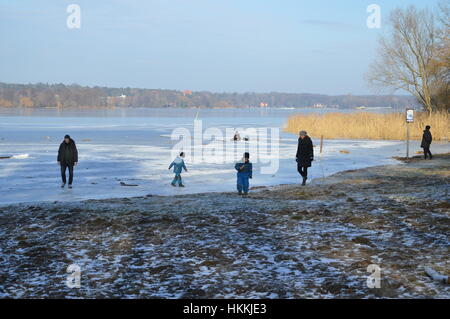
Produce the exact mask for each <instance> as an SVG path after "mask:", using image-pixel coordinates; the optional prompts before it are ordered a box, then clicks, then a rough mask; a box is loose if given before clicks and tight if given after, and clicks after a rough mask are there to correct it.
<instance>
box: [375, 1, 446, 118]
mask: <svg viewBox="0 0 450 319" xmlns="http://www.w3.org/2000/svg"><path fill="white" fill-rule="evenodd" d="M389 27H390V29H389V31H390V32H389V34H388V35H387V36H384V37H381V38H380V40H379V45H380V53H379V56H378V57H377V59H376V60H375V62H374V63H373V64H372V65H371V66H370V69H369V72H368V73H367V75H366V76H367V78H368V80H369V83H371V84H372V85H373V86H377V87H389V88H393V89H396V90H397V89H403V90H406V91H408V92H410V93H412V94H413V95H414V96H416V97H417V99H418V100H419V102H420V103H421V104H423V106H424V107H425V108H426V110H428V111H429V112H431V111H432V110H433V108H434V106H433V104H432V92H431V89H430V84H431V81H432V74H431V67H432V61H433V59H434V57H435V54H436V46H435V41H436V37H437V33H438V30H437V28H436V25H435V18H434V16H433V14H432V13H431V11H429V10H428V9H422V10H417V9H416V8H415V7H414V6H410V7H408V8H406V9H399V8H397V9H394V10H393V11H392V13H391V15H390V17H389Z"/></svg>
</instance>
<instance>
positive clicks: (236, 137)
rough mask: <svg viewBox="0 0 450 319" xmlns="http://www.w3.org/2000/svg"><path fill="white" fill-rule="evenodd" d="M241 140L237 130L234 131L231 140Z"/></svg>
mask: <svg viewBox="0 0 450 319" xmlns="http://www.w3.org/2000/svg"><path fill="white" fill-rule="evenodd" d="M240 140H241V135H240V134H239V132H238V131H236V132H234V136H233V141H235V142H237V141H240Z"/></svg>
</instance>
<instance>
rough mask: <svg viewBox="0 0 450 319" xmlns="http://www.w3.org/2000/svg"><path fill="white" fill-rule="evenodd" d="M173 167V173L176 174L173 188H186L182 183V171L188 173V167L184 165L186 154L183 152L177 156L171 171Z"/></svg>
mask: <svg viewBox="0 0 450 319" xmlns="http://www.w3.org/2000/svg"><path fill="white" fill-rule="evenodd" d="M172 166H173V172H174V173H175V177H174V179H173V181H172V183H171V185H172V186H177V183H178V186H179V187H184V185H183V183H182V181H181V171H182V169H184V171H185V172H187V168H186V165H185V164H184V152H181V153H180V155H179V156H177V157H176V158H175V159H174V160H173V162H172V163H171V164H170V166H169V169H171V168H172Z"/></svg>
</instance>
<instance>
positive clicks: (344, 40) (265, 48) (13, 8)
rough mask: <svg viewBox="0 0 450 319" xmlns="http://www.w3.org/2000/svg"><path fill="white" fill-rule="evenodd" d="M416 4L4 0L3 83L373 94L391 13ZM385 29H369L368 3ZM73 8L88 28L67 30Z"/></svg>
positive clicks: (0, 2)
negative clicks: (367, 77) (375, 64)
mask: <svg viewBox="0 0 450 319" xmlns="http://www.w3.org/2000/svg"><path fill="white" fill-rule="evenodd" d="M437 2H438V1H437V0H436V1H433V0H429V1H423V0H421V1H419V0H386V1H384V0H383V1H379V0H370V1H365V0H345V1H332V0H327V1H325V0H315V1H302V0H147V1H144V0H142V1H137V0H127V1H125V0H123V1H119V0H109V1H107V0H95V1H92V0H70V1H65V0H53V1H49V0H40V1H31V0H20V1H17V0H11V1H8V0H0V81H1V82H14V83H35V82H44V83H45V82H48V83H60V82H62V83H66V84H71V83H78V84H81V85H90V86H93V85H99V86H114V87H140V88H164V89H191V90H196V91H197V90H208V91H215V92H248V91H254V92H272V91H277V92H297V93H304V92H308V93H322V94H349V93H351V94H367V93H373V91H372V90H371V89H370V88H369V87H368V86H367V84H366V83H365V81H364V79H363V74H364V73H365V72H366V71H367V68H368V65H369V63H370V62H371V61H372V60H373V58H374V57H375V55H376V48H377V38H378V36H379V35H380V34H381V33H383V31H386V25H385V22H386V18H387V16H388V15H389V11H390V10H392V9H393V8H394V7H399V6H400V7H405V6H408V5H410V4H414V5H416V6H417V7H424V6H429V7H433V6H434V5H435V4H436V3H437ZM372 3H375V4H378V5H379V6H380V7H381V17H382V20H381V28H380V29H369V28H367V26H366V19H367V17H368V15H369V14H368V13H367V12H366V8H367V6H368V5H369V4H372ZM69 4H78V5H79V6H80V8H81V28H80V29H69V28H67V26H66V19H67V17H68V15H69V14H68V13H67V12H66V8H67V6H68V5H69Z"/></svg>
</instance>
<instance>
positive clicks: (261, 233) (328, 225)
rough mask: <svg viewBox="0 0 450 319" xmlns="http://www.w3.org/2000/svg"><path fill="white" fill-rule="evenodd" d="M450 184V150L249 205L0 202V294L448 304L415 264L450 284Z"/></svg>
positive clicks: (212, 196)
mask: <svg viewBox="0 0 450 319" xmlns="http://www.w3.org/2000/svg"><path fill="white" fill-rule="evenodd" d="M449 185H450V155H449V154H446V155H438V156H435V158H434V159H433V160H431V161H430V160H428V161H424V160H422V159H413V160H411V161H409V162H408V163H400V164H398V165H388V166H377V167H371V168H366V169H361V170H354V171H345V172H341V173H338V174H335V175H332V176H330V177H327V178H324V179H316V180H314V181H313V182H312V183H310V184H308V185H307V186H306V187H302V186H299V185H280V186H276V187H269V188H259V189H254V190H252V191H251V193H250V195H249V196H247V197H241V196H238V195H237V194H235V193H204V194H195V195H183V196H152V195H148V196H144V197H135V198H123V199H109V200H88V201H82V202H71V203H62V202H61V203H58V202H56V203H38V204H32V205H30V204H18V205H10V206H4V207H0V236H1V238H2V240H1V241H0V270H1V272H0V297H3V298H5V297H12V298H19V297H21V298H377V297H385V298H450V288H449V285H448V284H445V283H441V282H435V281H433V280H432V279H431V278H429V277H428V276H427V275H426V273H425V271H424V269H423V267H424V266H430V267H432V268H433V269H434V270H436V271H437V272H439V273H440V274H443V275H447V276H448V275H450V260H449V256H450V238H449V237H450V201H449V199H450V198H449V189H450V187H449ZM71 264H76V265H78V266H79V267H80V269H81V287H80V288H68V287H67V286H66V279H67V276H68V274H67V272H66V269H67V267H68V266H69V265H71ZM371 264H376V265H377V266H379V267H380V270H381V287H380V288H368V287H367V277H368V276H369V275H370V273H369V272H367V267H368V265H371Z"/></svg>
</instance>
